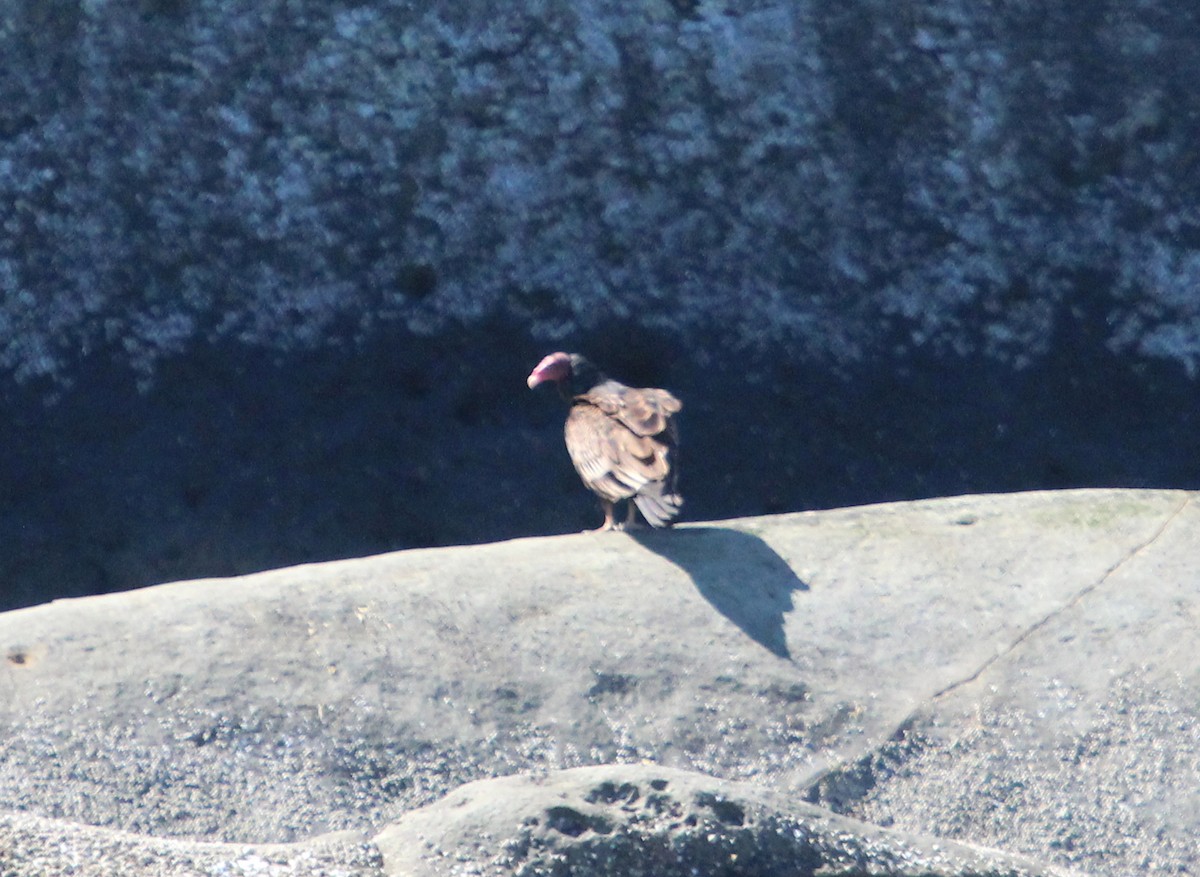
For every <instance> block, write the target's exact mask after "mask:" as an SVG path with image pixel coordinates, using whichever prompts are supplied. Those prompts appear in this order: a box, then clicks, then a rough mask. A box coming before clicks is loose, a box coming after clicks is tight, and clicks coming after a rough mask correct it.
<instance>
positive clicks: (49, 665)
mask: <svg viewBox="0 0 1200 877" xmlns="http://www.w3.org/2000/svg"><path fill="white" fill-rule="evenodd" d="M1198 531H1200V507H1198V506H1197V505H1196V503H1195V500H1194V498H1193V496H1192V495H1191V494H1188V493H1186V492H1181V491H1074V492H1071V491H1068V492H1051V493H1034V494H1024V495H1010V496H987V497H984V496H976V497H961V498H956V499H944V500H937V501H928V502H921V503H906V504H896V505H885V506H875V507H865V508H854V509H845V510H839V511H831V512H823V513H801V514H796V515H786V516H776V517H768V518H758V519H745V520H739V521H729V522H720V523H710V524H703V525H693V526H687V527H683V528H678V529H675V530H672V531H668V532H646V533H636V534H632V535H630V534H613V535H611V536H607V537H597V536H592V535H579V536H569V537H556V538H543V539H526V540H517V541H513V542H507V543H500V544H494V545H485V546H475V547H464V548H452V549H435V550H416V551H407V552H400V553H395V554H391V555H385V556H380V557H373V558H366V559H362V560H353V561H343V562H337V563H328V564H318V565H309V566H301V567H295V568H290V569H284V570H279V571H274V572H270V573H263V574H259V575H255V576H250V577H246V578H241V579H229V580H207V581H197V582H186V583H180V584H173V585H165V586H160V587H156V588H149V589H144V590H141V591H136V592H130V593H125V594H118V595H109V596H104V597H95V598H86V599H80V600H70V601H59V602H57V603H55V604H51V605H46V606H40V607H34V608H30V609H24V610H18V611H14V612H9V613H5V614H3V615H0V648H3V650H4V654H5V656H6V661H5V663H4V677H5V679H4V683H3V684H4V686H5V689H6V695H5V697H4V699H3V703H0V721H2V722H3V723H4V725H5V727H6V729H7V731H6V739H5V744H4V746H3V749H2V750H0V808H4V809H7V810H10V811H19V812H18V813H14V815H13V816H11V817H10V818H9V821H8V822H6V823H5V826H6V827H5V828H4V829H3V830H4V831H6V832H22V831H24V832H27V834H26V835H22V836H23V837H24V836H32V835H38V833H39V832H40V833H41V836H43V837H46V838H50V837H55V836H56V832H58V831H59V830H60V829H59V828H56V827H55V826H60V827H61V831H62V832H66V833H68V834H70V833H72V832H74V834H71V835H70V836H71V837H75V838H77V839H78V838H88V840H86V843H92V842H93V839H92V838H93V835H92V834H89V832H90V831H91V830H90V829H82V828H73V827H70V826H69V825H67V822H71V823H87V824H89V825H92V826H99V827H103V828H104V829H118V830H120V831H127V832H136V833H138V834H140V835H142V836H143V840H144V839H146V838H147V837H148V838H151V839H153V843H152V844H151V846H149V847H146V848H145V849H155V850H163V849H172V850H174V849H176V848H175V847H174V846H172V844H174V843H179V844H184V846H181V847H179V848H178V849H179V850H183V852H179V853H178V855H180V856H187V855H193V852H194V851H193V852H188V850H192V849H193V848H192V847H190V846H186V845H187V844H194V843H195V842H196V841H200V840H204V841H221V842H225V843H233V844H263V843H280V842H284V843H291V842H299V841H302V840H304V839H306V838H312V837H314V836H316V835H323V834H326V833H328V832H331V831H341V830H353V831H355V832H359V833H360V835H361V834H362V833H366V834H367V835H374V834H377V833H378V832H380V831H381V830H383V829H384V828H385V827H386V826H388V825H396V826H399V827H397V828H396V829H395V830H394V831H392V833H391V835H389V836H391V837H401V836H404V835H403V832H404V831H405V830H406V829H403V826H404V824H405V820H409V822H408V824H409V826H410V827H411V826H413V825H417V824H420V823H419V820H420V819H422V818H427V817H418V816H417V815H415V812H414V811H417V810H418V809H419V808H422V807H425V806H427V805H432V804H434V802H437V801H439V799H445V796H446V795H447V794H448V793H451V792H453V791H454V790H456V789H460V790H461V789H462V788H463V787H465V786H466V784H468V783H471V782H473V781H478V780H489V779H490V778H496V777H506V776H511V775H515V774H533V775H535V776H542V777H545V778H546V779H545V780H543V782H544V783H548V784H549V786H548V787H549V788H552V789H555V792H554V794H558V793H559V791H561V789H558V788H557V787H556V786H555V785H554V784H555V783H556V782H558V780H556V779H554V777H556V776H557V772H558V771H560V770H563V769H568V768H576V767H585V766H589V765H593V766H595V765H639V764H653V765H654V766H655V767H654V770H658V769H661V770H663V771H669V770H680V771H689V772H692V773H694V774H697V775H699V776H694V777H692V778H691V779H689V780H687V781H686V784H695V783H699V784H701V785H703V784H704V783H707V782H710V778H714V777H715V778H720V779H721V780H725V781H731V782H735V783H744V784H749V786H752V787H755V788H756V790H755V791H748V790H747V788H748V787H746V786H738V787H737V791H736V795H737V796H743V797H740V798H739V799H738V800H742V799H743V798H745V800H746V801H751V800H753V801H757V802H759V803H762V802H765V801H766V798H762V797H761V796H762V795H767V794H768V792H767V790H768V789H769V790H770V791H769V794H770V796H771V797H770V801H769V802H767V803H762V806H763V807H766V808H767V809H765V810H762V811H761V812H762V813H767V812H768V810H769V811H770V812H771V813H774V814H775V816H771V817H770V819H773V820H776V821H778V820H783V821H784V822H786V821H787V820H789V819H791V820H794V821H796V824H801V823H803V824H811V820H812V819H817V818H818V817H817V815H814V814H817V813H818V811H816V810H813V809H812V808H810V807H809V806H808V804H806V803H805V802H806V801H812V802H816V803H819V804H822V805H824V806H825V807H826V808H828V809H829V810H833V811H839V812H841V813H844V814H848V815H850V816H855V817H858V818H860V819H865V820H867V821H868V822H873V823H876V824H877V825H882V826H888V827H890V830H889V831H888V832H884V833H882V834H877V829H873V828H872V829H863V831H864V832H865V834H863V835H862V837H868V836H869V837H871V838H876V837H879V838H883V840H881V841H880V843H884V844H885V846H886V845H889V844H893V843H898V844H903V843H908V842H909V841H912V843H913V844H915V846H914V847H913V849H919V850H925V851H927V852H928V851H930V850H932V847H930V846H929V845H928V843H927V842H925V841H916V840H912V839H913V838H915V837H916V836H917V835H940V836H942V837H944V838H948V839H954V840H958V841H961V842H965V843H968V844H982V845H984V846H990V847H996V848H999V849H1003V850H1005V851H1006V852H1008V853H1011V854H1019V855H1025V856H1029V857H1031V859H1033V860H1034V861H1037V862H1040V863H1042V864H1041V865H1038V866H1036V867H1038V868H1042V867H1045V868H1049V867H1051V866H1057V867H1078V868H1080V869H1081V870H1083V871H1085V872H1086V873H1090V874H1097V875H1113V877H1115V875H1120V874H1127V873H1130V872H1131V871H1138V870H1145V869H1150V868H1153V869H1159V868H1161V869H1174V870H1176V871H1180V872H1186V871H1187V869H1190V868H1195V867H1196V866H1197V863H1198V861H1200V854H1198V853H1197V849H1196V844H1195V841H1194V838H1195V837H1196V836H1197V834H1200V824H1198V822H1197V819H1198V818H1200V817H1198V816H1197V813H1196V811H1195V808H1194V806H1192V804H1193V801H1192V797H1191V795H1192V792H1191V790H1192V789H1194V788H1195V787H1196V784H1197V782H1200V716H1198V713H1197V708H1196V704H1197V703H1200V675H1198V674H1197V673H1196V671H1195V667H1194V661H1193V660H1192V656H1194V655H1195V654H1196V653H1197V648H1200V642H1198V640H1200V625H1197V624H1196V623H1195V619H1196V617H1197V612H1198V611H1200V604H1198V602H1197V600H1198V598H1197V595H1196V592H1195V588H1194V585H1193V578H1194V569H1195V565H1194V545H1195V544H1196V539H1197V536H1198ZM622 769H624V768H622ZM651 772H653V770H652V771H651ZM588 776H589V780H588V782H591V777H592V776H593V775H588ZM595 776H599V775H595ZM611 776H612V777H613V778H614V779H613V780H612V781H613V782H617V785H620V783H621V782H624V781H625V780H620V781H619V782H618V779H619V778H620V777H621V776H625V775H624V774H621V773H620V772H619V771H617V772H614V773H613V774H611ZM667 778H668V780H669V781H671V778H670V777H667ZM649 779H652V778H647V776H643V777H642V779H641V780H639V781H638V782H639V783H641V782H649ZM630 781H631V782H632V780H630ZM513 782H524V783H529V782H530V781H516V780H514V781H513ZM563 782H566V783H567V784H568V786H570V788H573V789H575V790H576V791H574V792H571V794H585V793H586V790H584V791H583V792H580V791H579V790H580V789H583V788H584V786H586V785H587V783H586V782H583V781H580V783H579V784H574V785H572V783H573V782H574V781H570V782H568V781H567V780H564V781H563ZM681 782H682V781H681ZM712 782H715V780H712ZM686 784H685V785H686ZM535 787H536V783H535V784H533V785H526V786H522V788H527V789H533V788H535ZM687 787H688V788H700V786H694V785H687ZM468 788H476V787H474V786H472V787H468ZM498 788H501V789H509V788H516V787H515V786H514V787H509V786H500V787H498ZM564 788H565V787H564ZM639 788H641V786H640V785H639ZM713 788H716V787H715V786H714V787H713ZM464 794H465V793H464ZM472 794H477V793H472ZM531 794H532V792H531ZM722 794H724V792H722ZM497 796H498V797H502V798H505V799H507V798H508V797H509V796H508V793H507V792H505V793H503V794H500V793H497ZM493 797H495V796H493ZM517 797H520V796H517ZM550 797H553V795H551V796H550ZM446 800H452V799H446ZM679 800H680V801H681V802H684V797H681V798H680V799H679ZM436 806H437V807H440V808H443V809H442V810H440V811H431V812H435V813H439V812H440V813H446V812H448V811H447V809H446V808H451V809H452V808H453V804H452V803H446V801H443V803H442V804H437V805H436ZM522 806H524V805H522ZM530 806H533V805H530ZM537 806H541V805H540V804H539V805H537ZM681 806H682V804H681ZM754 806H756V807H757V806H759V804H755V805H754ZM506 812H507V811H506ZM517 812H518V811H517V810H514V811H512V813H513V814H516V813H517ZM756 812H759V811H756ZM819 812H826V811H819ZM20 814H29V815H28V816H26V815H20ZM526 815H528V814H526ZM35 817H38V818H40V820H42V821H38V819H35ZM429 818H436V819H440V817H429ZM489 818H490V817H489ZM496 818H498V819H499V818H501V815H500V811H496ZM504 818H507V817H504ZM513 818H514V819H515V820H516V821H515V822H513V823H512V827H513V831H518V829H517V826H518V825H519V824H520V819H519V818H517V817H516V816H515V815H514V817H513ZM757 818H758V817H756V819H757ZM763 818H764V819H766V817H765V816H764V817H763ZM821 818H827V819H833V817H832V815H828V814H827V815H826V816H825V817H821ZM447 819H448V817H447ZM30 820H34V821H33V822H30ZM45 820H53V821H45ZM59 820H65V821H66V822H59ZM411 820H418V821H417V822H413V821H411ZM806 820H809V821H808V822H806ZM767 821H770V820H767ZM424 824H428V823H427V822H426V823H424ZM762 824H765V823H761V822H755V825H762ZM780 824H782V823H780ZM788 824H792V823H788ZM822 824H828V825H829V826H834V827H833V828H831V829H830V831H834V832H835V833H836V832H842V831H845V830H849V829H846V828H845V826H847V825H851V824H852V823H849V822H836V821H835V822H829V823H822ZM30 825H32V826H33V827H32V828H30V827H29V826H30ZM672 831H673V830H668V829H663V831H662V832H658V829H657V828H656V829H655V831H654V832H651V833H650V834H651V835H653V836H654V837H655V838H658V839H657V840H654V841H653V843H652V844H651V846H654V844H659V845H660V846H659V847H655V848H661V844H663V843H666V842H667V841H666V840H665V838H675V840H672V841H671V842H672V843H674V842H676V841H677V840H678V837H677V836H676V835H675V834H673V833H672ZM822 831H824V829H822ZM30 832H31V833H32V835H29V834H28V833H30ZM80 832H82V834H80ZM397 832H399V833H397ZM656 832H658V833H656ZM893 832H895V833H893ZM817 834H821V832H817ZM822 836H825V835H822ZM126 837H127V836H125V835H113V834H111V833H103V832H102V833H100V834H96V835H94V838H97V839H95V840H94V842H95V843H100V844H109V843H117V844H118V845H120V844H124V843H125V842H126V841H125V840H123V839H122V838H126ZM381 837H382V836H381ZM514 837H515V835H514ZM739 837H740V835H739ZM114 838H115V840H114ZM172 838H174V839H178V840H170V839H172ZM494 839H495V840H496V842H497V843H501V842H502V838H500V837H499V836H497V837H496V838H494ZM377 840H378V844H379V845H378V846H371V845H368V846H367V847H362V846H361V844H360V843H359V842H357V841H351V840H346V839H335V841H334V843H335V845H336V844H342V846H340V847H338V849H339V850H341V853H338V855H344V856H345V857H346V861H347V862H348V863H357V864H355V865H354V867H361V868H367V869H370V868H375V867H377V864H373V863H375V859H373V858H372V856H375V855H376V854H377V852H378V851H379V850H383V851H384V855H383V859H382V860H380V861H382V862H383V864H382V865H378V867H384V868H386V867H388V865H387V860H388V855H393V856H394V855H396V853H395V848H394V847H390V848H389V847H388V845H387V843H385V842H384V841H383V840H382V839H379V838H377ZM76 842H79V843H83V842H84V841H78V840H77V841H76ZM149 842H150V841H147V843H149ZM680 842H682V841H680ZM746 842H748V841H745V840H744V839H743V840H736V841H730V843H735V844H742V843H746ZM46 843H47V844H49V846H47V847H46V850H47V851H46V855H51V854H52V853H53V850H52V849H51V846H52V844H50V841H46ZM73 843H74V842H73ZM722 843H724V841H722ZM23 848H24V849H29V847H28V846H24V847H23ZM57 848H58V847H54V849H57ZM67 848H73V847H70V845H69V844H68V846H67V847H63V849H67ZM641 848H642V847H639V849H641ZM718 848H720V849H724V847H721V845H720V844H717V845H716V846H715V847H712V848H711V849H718ZM888 848H889V849H894V847H891V846H889V847H888ZM286 849H290V850H291V851H292V852H289V853H286V855H285V857H287V856H291V857H292V858H289V859H288V861H294V856H296V855H299V854H300V852H299V848H298V847H290V846H289V847H287V848H286ZM306 849H307V848H306ZM389 849H391V850H392V852H391V853H388V852H387V851H388V850H389ZM646 849H648V847H647V848H646ZM739 849H740V847H739ZM944 849H948V850H949V849H953V850H957V849H958V848H957V847H952V846H950V845H947V846H944ZM239 850H240V848H239ZM243 854H245V855H251V854H252V855H265V854H263V853H261V852H254V851H252V850H241V851H238V850H235V851H233V852H230V851H228V850H225V851H221V850H218V851H217V852H216V853H214V855H219V856H233V855H236V856H240V855H243ZM307 854H308V853H306V855H307ZM408 854H410V855H419V854H420V852H419V851H414V850H409V852H408ZM62 855H63V856H66V855H67V853H62ZM148 855H150V854H148ZM171 855H173V856H174V855H176V853H174V852H173V853H171ZM195 855H201V853H199V852H196V853H195ZM203 855H205V856H207V855H209V854H208V853H207V852H204V853H203ZM281 855H284V854H281ZM322 855H324V853H322ZM456 855H457V854H456ZM463 855H465V856H467V859H468V860H469V861H470V860H471V859H470V857H471V855H472V854H470V853H469V852H464V853H463ZM954 855H955V856H957V855H958V853H957V852H956V853H955V854H954ZM150 858H151V859H152V858H153V855H150ZM552 858H553V857H552ZM180 861H183V860H182V859H181V860H180ZM205 861H209V859H205ZM213 861H215V860H213ZM531 861H532V860H531ZM555 861H557V860H555ZM705 861H710V860H708V859H705ZM989 861H993V862H997V861H1000V860H998V859H997V860H989ZM546 862H550V859H547V860H546ZM5 864H9V865H10V870H11V871H12V872H13V873H14V874H17V875H18V877H25V875H32V874H34V873H41V872H38V871H36V870H32V869H31V868H32V866H28V867H27V866H26V865H21V864H20V863H18V862H16V860H13V862H12V863H11V864H10V863H7V862H6V863H5ZM951 865H953V867H955V868H959V871H952V873H968V872H969V869H968V865H967V864H966V860H960V859H957V858H954V859H953V860H952V862H951ZM288 867H291V866H290V865H289V866H288ZM348 867H349V866H348ZM464 867H467V866H466V865H464ZM530 867H533V866H532V865H531V866H530ZM538 867H541V866H540V865H539V866H538ZM546 867H547V868H550V869H551V870H548V871H537V870H532V871H530V872H529V873H553V867H552V865H550V864H546ZM947 867H950V866H949V865H948V866H947ZM996 867H1000V866H999V865H997V866H996ZM1004 867H1008V866H1007V865H1006V866H1004ZM1014 867H1015V866H1014ZM1031 867H1033V866H1031ZM147 869H148V870H147V872H146V873H157V872H156V871H154V870H153V868H152V867H151V866H149V865H147ZM964 869H967V870H964ZM6 873H7V872H6ZM81 873H82V872H81ZM96 873H108V872H103V871H97V872H96ZM181 873H182V872H181ZM280 873H292V872H287V871H281V872H280ZM297 873H302V872H297ZM351 873H354V872H353V871H351ZM447 873H450V872H447ZM464 873H468V872H464ZM703 873H717V872H716V871H712V872H703ZM722 873H723V872H722ZM750 873H753V872H750ZM871 873H875V872H871ZM879 873H898V874H903V873H909V872H907V871H904V870H903V869H900V870H895V871H887V870H882V871H880V872H879ZM936 873H942V872H936ZM947 873H951V872H947ZM971 873H974V872H971ZM979 873H983V872H979ZM988 873H991V872H988Z"/></svg>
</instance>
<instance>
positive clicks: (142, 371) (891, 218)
mask: <svg viewBox="0 0 1200 877" xmlns="http://www.w3.org/2000/svg"><path fill="white" fill-rule="evenodd" d="M1198 34H1200V9H1198V8H1196V7H1194V5H1191V4H1187V3H1183V2H1179V0H1143V2H1138V3H1136V4H1130V3H1127V2H1099V3H1088V4H1086V6H1084V5H1082V4H1079V3H1071V4H1061V5H1059V6H1057V7H1055V8H1049V9H1048V8H1046V7H1044V5H1043V4H1036V3H1025V2H1016V3H1007V4H1004V5H1003V7H980V6H979V5H978V4H971V3H967V2H964V0H940V2H932V3H927V4H922V6H921V8H920V9H913V8H906V7H903V6H897V5H896V4H891V3H885V2H863V3H857V4H853V5H851V6H846V5H845V4H840V3H832V2H818V0H809V2H796V3H792V2H789V3H784V2H769V0H760V2H750V3H739V4H725V3H716V2H709V0H701V2H697V0H670V2H653V0H651V2H646V3H642V4H638V5H636V6H634V7H629V6H628V5H627V4H619V3H615V2H590V0H573V2H571V3H566V2H561V0H531V2H523V3H521V4H506V3H493V2H481V0H474V2H462V0H455V2H449V0H435V2H430V3H425V4H411V3H406V2H389V0H382V2H377V3H374V4H370V5H367V4H357V3H347V2H341V3H339V2H333V3H315V2H286V0H266V2H263V0H255V2H243V0H209V2H204V0H198V2H192V0H140V2H131V3H122V4H118V3H113V2H104V0H91V2H64V0H47V2H43V3H39V4H6V5H5V7H4V9H3V10H0V53H2V54H3V57H4V58H5V64H4V65H3V66H2V67H0V225H2V231H0V368H2V369H3V375H2V378H0V381H2V383H0V409H2V410H0V447H3V449H4V455H5V464H4V466H2V467H0V544H2V545H3V550H2V551H0V605H2V606H5V607H9V606H16V605H23V604H27V603H33V602H39V601H42V600H46V599H50V598H52V597H55V596H63V595H70V594H81V593H89V592H101V591H108V590H116V589H121V588H126V587H132V586H136V585H142V584H148V583H151V582H159V581H166V580H172V579H180V578H186V577H191V576H197V575H220V574H228V573H235V572H243V571H248V570H253V569H259V568H265V567H273V566H279V565H283V564H288V563H293V562H298V561H305V560H312V559H326V558H335V557H343V556H349V555H357V554H365V553H371V552H376V551H382V550H387V549H394V548H402V547H410V546H421V545H439V544H449V543H458V542H471V541H483V540H492V539H500V538H505V537H510V536H516V535H524V534H534V533H552V532H562V531H568V530H574V529H579V528H581V527H583V526H588V525H594V524H595V523H596V521H597V512H596V510H595V507H594V505H593V503H592V501H591V499H590V498H589V497H588V496H587V495H586V494H585V493H584V492H583V491H582V489H581V488H580V487H579V485H578V483H577V481H576V478H575V475H574V473H573V472H572V471H571V469H570V465H569V463H568V461H567V458H566V454H565V451H563V449H562V447H561V435H560V425H561V419H562V416H563V412H562V410H561V408H560V407H559V406H558V405H557V404H555V401H554V400H552V399H551V398H548V395H549V394H547V395H540V394H533V393H529V392H528V391H527V390H526V389H525V387H524V383H523V379H524V376H525V375H526V374H527V372H528V370H529V368H530V366H531V365H532V364H533V363H534V362H536V360H537V359H538V358H539V357H540V356H541V355H542V354H543V353H545V352H547V351H548V350H550V349H554V348H569V349H578V350H582V351H585V352H587V353H589V354H591V355H592V356H593V357H594V358H595V359H596V360H597V361H598V362H601V363H603V364H604V365H606V366H607V368H608V370H609V371H610V372H611V373H613V374H614V376H617V377H620V378H622V379H625V380H627V381H628V382H630V383H641V384H650V383H653V384H658V385H662V386H667V387H669V388H671V389H672V390H674V391H675V392H677V393H678V394H679V395H680V396H681V397H682V398H683V399H684V400H685V403H686V406H687V407H686V410H685V412H684V415H685V417H684V423H683V428H684V431H685V442H686V445H685V449H684V450H685V454H686V457H685V465H686V471H685V482H684V487H685V492H686V495H687V498H688V507H687V513H688V517H690V518H692V519H706V518H717V517H730V516H735V515H747V514H758V513H770V512H778V511H785V510H798V509H805V508H814V507H826V506H835V505H843V504H849V503H861V502H870V501H879V500H890V499H902V498H916V497H923V496H932V495H939V494H948V493H958V492H984V491H1004V490H1016V489H1024V488H1035V487H1064V486H1089V485H1113V486H1157V487H1192V488H1194V487H1197V486H1200V430H1197V422H1196V420H1197V418H1196V414H1195V411H1196V404H1197V383H1196V381H1197V369H1198V368H1200V293H1198V292H1197V287H1198V285H1200V146H1198V145H1197V144H1200V42H1198V37H1197V35H1198Z"/></svg>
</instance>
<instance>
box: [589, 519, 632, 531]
mask: <svg viewBox="0 0 1200 877" xmlns="http://www.w3.org/2000/svg"><path fill="white" fill-rule="evenodd" d="M623 529H624V525H622V524H618V523H616V522H614V521H605V522H604V523H603V524H601V525H600V526H599V527H596V528H595V529H594V530H582V531H581V532H583V533H619V532H620V531H621V530H623Z"/></svg>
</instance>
